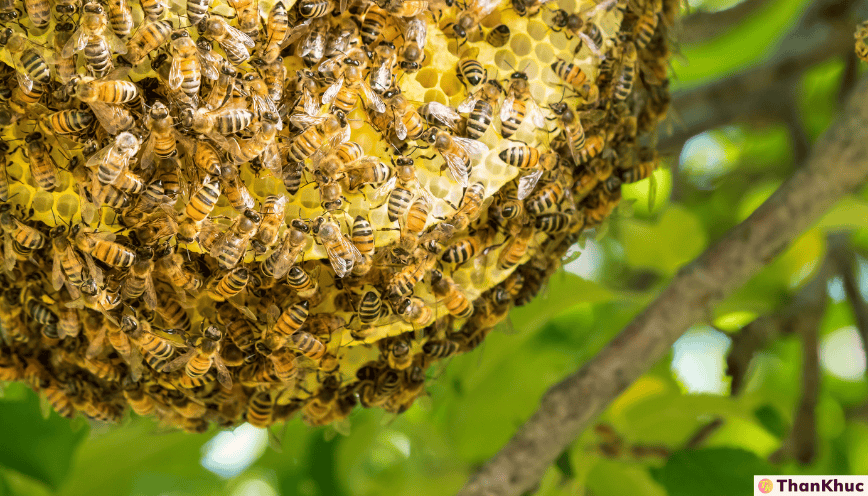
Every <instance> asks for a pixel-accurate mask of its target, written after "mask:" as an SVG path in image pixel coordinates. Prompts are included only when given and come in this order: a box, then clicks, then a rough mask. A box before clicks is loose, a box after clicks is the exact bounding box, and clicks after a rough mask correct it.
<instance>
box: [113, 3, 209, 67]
mask: <svg viewBox="0 0 868 496" xmlns="http://www.w3.org/2000/svg"><path fill="white" fill-rule="evenodd" d="M191 1H192V0H188V2H187V4H188V5H189V4H190V3H191ZM190 13H191V11H189V10H188V11H187V15H188V16H189V15H190ZM173 30H174V28H173V27H172V23H171V22H169V21H168V20H163V21H153V22H149V23H146V24H145V25H143V26H141V27H139V28H138V29H137V30H136V33H135V34H134V35H133V36H132V38H130V40H129V41H128V42H127V45H126V48H125V52H124V53H127V52H126V49H129V53H127V57H128V59H129V61H130V63H132V64H133V65H134V66H136V65H139V64H140V63H142V61H143V60H145V57H147V56H148V55H149V54H150V53H151V52H153V51H154V50H156V49H158V48H160V47H161V46H163V45H164V44H165V43H166V42H167V41H169V38H170V37H171V36H172V31H173Z"/></svg>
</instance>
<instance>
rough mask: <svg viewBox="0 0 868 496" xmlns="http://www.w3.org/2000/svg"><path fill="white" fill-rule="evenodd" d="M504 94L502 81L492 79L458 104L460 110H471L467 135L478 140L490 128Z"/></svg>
mask: <svg viewBox="0 0 868 496" xmlns="http://www.w3.org/2000/svg"><path fill="white" fill-rule="evenodd" d="M502 94H503V88H502V87H501V86H500V83H498V82H497V81H496V80H493V79H490V80H488V81H486V82H485V84H484V85H483V86H482V88H480V89H479V91H476V92H474V93H471V94H470V96H468V97H467V99H465V100H464V101H463V102H461V104H459V105H458V111H459V112H470V115H469V116H468V118H467V136H468V137H469V138H470V139H474V140H478V139H479V138H481V137H482V136H483V135H484V134H485V132H486V131H487V130H488V127H489V126H490V125H491V121H492V119H493V118H494V112H495V109H496V108H497V106H498V103H499V101H500V95H502Z"/></svg>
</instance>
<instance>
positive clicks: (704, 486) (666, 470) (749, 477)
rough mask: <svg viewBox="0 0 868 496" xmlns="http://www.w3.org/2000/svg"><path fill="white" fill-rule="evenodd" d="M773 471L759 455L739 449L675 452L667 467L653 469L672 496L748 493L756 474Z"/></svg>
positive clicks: (711, 495) (727, 495)
mask: <svg viewBox="0 0 868 496" xmlns="http://www.w3.org/2000/svg"><path fill="white" fill-rule="evenodd" d="M772 472H773V469H772V468H771V466H769V464H768V463H767V462H766V461H765V460H763V459H761V458H760V457H758V456H757V455H756V453H753V452H751V451H746V450H742V449H736V448H708V449H702V450H682V451H676V452H675V453H673V454H672V456H670V457H669V460H668V461H667V462H666V465H664V466H663V467H661V468H659V469H656V468H652V469H651V475H652V476H653V477H654V478H655V479H656V480H657V481H658V482H659V483H660V484H662V485H663V486H664V487H665V488H666V490H667V492H668V493H669V496H696V495H697V494H702V495H706V496H729V495H732V494H748V493H749V492H750V491H751V487H752V486H753V476H754V475H756V474H770V473H772Z"/></svg>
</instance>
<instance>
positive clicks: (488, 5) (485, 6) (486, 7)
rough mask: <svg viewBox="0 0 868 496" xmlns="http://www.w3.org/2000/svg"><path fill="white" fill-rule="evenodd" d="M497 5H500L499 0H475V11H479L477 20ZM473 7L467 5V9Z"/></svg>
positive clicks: (489, 12) (486, 15)
mask: <svg viewBox="0 0 868 496" xmlns="http://www.w3.org/2000/svg"><path fill="white" fill-rule="evenodd" d="M498 5H500V0H477V1H476V7H475V10H476V12H478V13H479V17H478V18H477V20H479V21H481V20H482V19H485V18H486V17H488V15H489V14H491V13H492V12H494V9H496V8H497V6H498ZM473 9H474V7H468V9H467V10H473Z"/></svg>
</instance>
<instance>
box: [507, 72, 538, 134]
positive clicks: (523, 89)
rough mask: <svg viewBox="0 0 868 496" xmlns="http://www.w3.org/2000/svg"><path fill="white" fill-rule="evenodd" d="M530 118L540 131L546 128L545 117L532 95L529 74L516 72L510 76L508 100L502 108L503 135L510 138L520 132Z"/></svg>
mask: <svg viewBox="0 0 868 496" xmlns="http://www.w3.org/2000/svg"><path fill="white" fill-rule="evenodd" d="M528 115H529V116H530V120H531V123H533V125H534V126H535V127H536V128H537V129H539V128H544V127H545V115H543V112H542V110H541V109H540V108H539V105H537V103H536V100H534V98H533V96H532V95H531V94H530V84H529V82H528V78H527V73H524V72H521V71H516V72H513V73H512V74H511V75H510V76H509V88H508V89H507V96H506V99H505V100H504V101H503V105H501V106H500V123H501V134H502V135H503V137H504V138H509V137H511V136H512V135H513V134H515V132H516V131H517V130H518V128H519V126H521V124H522V122H524V118H525V117H526V116H528Z"/></svg>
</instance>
